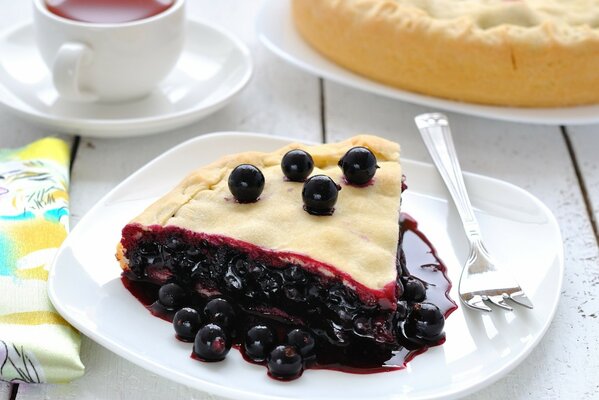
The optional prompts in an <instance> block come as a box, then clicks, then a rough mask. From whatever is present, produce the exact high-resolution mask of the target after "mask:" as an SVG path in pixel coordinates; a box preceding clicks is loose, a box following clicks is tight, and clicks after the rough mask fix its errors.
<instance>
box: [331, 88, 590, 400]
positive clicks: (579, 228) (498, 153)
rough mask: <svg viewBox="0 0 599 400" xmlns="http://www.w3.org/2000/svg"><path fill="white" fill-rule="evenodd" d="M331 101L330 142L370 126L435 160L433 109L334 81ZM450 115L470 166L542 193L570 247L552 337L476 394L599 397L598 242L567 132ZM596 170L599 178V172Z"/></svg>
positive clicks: (408, 152) (414, 154) (405, 151)
mask: <svg viewBox="0 0 599 400" xmlns="http://www.w3.org/2000/svg"><path fill="white" fill-rule="evenodd" d="M325 99H326V103H325V106H326V107H325V108H326V131H327V139H328V140H339V139H342V138H344V137H346V136H349V135H351V134H353V133H355V132H364V131H368V132H372V133H376V134H380V135H382V136H386V137H388V138H391V139H394V140H398V141H400V143H401V145H402V156H403V157H406V158H411V159H416V160H421V161H426V162H429V157H428V154H427V153H426V149H425V148H424V145H423V144H422V143H421V139H420V137H419V135H418V133H417V130H416V128H415V126H414V123H413V118H414V116H416V115H417V114H419V113H423V112H430V111H433V110H430V109H427V108H425V107H420V106H414V105H408V104H404V103H399V102H396V101H392V100H388V99H384V98H381V97H378V96H374V95H368V94H364V93H360V92H358V91H355V90H353V89H348V88H345V87H342V86H339V85H336V84H330V83H327V84H326V85H325ZM449 116H450V121H451V124H452V130H453V132H454V137H455V142H456V148H457V151H458V154H459V156H460V160H461V163H462V166H463V168H464V170H466V171H471V172H476V173H480V174H484V175H488V176H492V177H495V178H499V179H503V180H506V181H508V182H511V183H514V184H516V185H518V186H520V187H522V188H524V189H526V190H528V191H530V192H531V193H533V194H534V195H536V196H537V197H539V198H540V199H542V201H543V202H544V203H545V204H546V205H547V206H548V207H549V208H550V209H551V210H552V211H553V213H554V214H555V215H556V217H557V219H558V221H559V225H560V228H561V230H562V235H563V239H564V245H565V263H566V273H565V280H564V288H563V293H562V298H561V303H560V305H559V307H558V310H557V314H556V316H555V319H554V321H553V323H552V325H551V327H550V328H549V331H548V332H547V334H546V336H545V338H544V339H543V340H542V342H541V343H540V344H539V346H538V347H537V348H536V349H535V350H534V351H533V352H532V354H531V355H530V356H529V357H528V358H527V359H526V360H525V361H524V362H523V363H522V364H521V365H520V366H519V367H518V368H516V369H515V370H514V371H513V372H512V373H510V374H509V375H508V376H507V377H506V378H504V379H503V380H501V381H499V382H497V383H496V384H494V385H492V386H490V387H489V388H487V389H484V390H482V391H480V392H478V393H476V394H475V395H473V396H471V397H469V398H470V399H472V400H474V399H478V400H480V399H489V400H490V399H493V400H495V399H497V400H499V399H506V398H507V399H528V398H534V399H561V398H564V399H565V398H578V399H593V398H597V388H598V387H597V375H596V373H591V372H590V371H598V370H599V353H598V352H596V351H592V350H590V349H597V347H598V346H597V345H598V339H597V336H598V335H597V333H596V332H597V330H596V328H597V319H596V318H593V317H589V315H590V313H591V312H593V310H594V311H595V312H596V311H597V310H598V309H599V303H598V302H599V284H598V281H599V273H598V272H599V271H598V251H597V242H596V239H595V235H594V233H593V230H592V228H591V224H590V220H589V216H588V214H587V212H586V208H585V202H584V199H583V196H582V193H581V190H580V187H579V185H578V181H577V176H576V173H575V169H574V166H573V164H572V160H571V158H570V155H569V151H568V147H567V145H566V142H565V140H564V137H563V135H562V132H561V130H560V129H559V127H549V126H533V125H524V124H515V123H507V122H497V121H490V120H486V119H480V118H473V117H468V116H463V115H458V114H452V113H450V114H449ZM595 130H597V128H596V127H595ZM598 144H599V141H595V142H594V146H595V147H594V148H595V149H599V146H597V145H598ZM588 148H589V150H588V153H589V156H590V157H592V154H591V153H592V151H591V150H590V149H591V147H590V146H588ZM590 157H589V158H590ZM595 165H596V164H595ZM589 169H590V167H589ZM589 174H590V175H591V176H593V177H594V178H595V180H599V175H598V174H597V172H596V171H595V172H594V174H593V172H589ZM407 178H408V184H409V177H407ZM598 186H599V185H598ZM597 195H598V196H599V190H598V191H597ZM580 310H583V311H582V312H581V311H580Z"/></svg>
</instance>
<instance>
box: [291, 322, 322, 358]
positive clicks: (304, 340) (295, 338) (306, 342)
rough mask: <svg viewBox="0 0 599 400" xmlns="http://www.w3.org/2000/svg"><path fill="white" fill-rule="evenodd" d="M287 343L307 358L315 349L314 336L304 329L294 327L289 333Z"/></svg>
mask: <svg viewBox="0 0 599 400" xmlns="http://www.w3.org/2000/svg"><path fill="white" fill-rule="evenodd" d="M287 344H290V345H292V346H294V347H295V348H296V349H297V351H299V353H300V354H301V355H302V356H303V357H304V358H305V357H308V356H309V355H311V354H312V352H313V351H314V344H315V342H314V337H313V336H312V335H311V334H310V333H309V332H306V331H305V330H303V329H294V330H292V331H291V332H289V333H288V334H287Z"/></svg>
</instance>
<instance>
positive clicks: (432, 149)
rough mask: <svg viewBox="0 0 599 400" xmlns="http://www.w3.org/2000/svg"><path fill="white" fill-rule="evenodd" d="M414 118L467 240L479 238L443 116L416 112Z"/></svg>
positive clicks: (470, 204) (478, 230) (460, 169)
mask: <svg viewBox="0 0 599 400" xmlns="http://www.w3.org/2000/svg"><path fill="white" fill-rule="evenodd" d="M415 121H416V126H418V129H419V130H420V134H421V135H422V139H423V141H424V144H425V146H426V148H427V150H428V152H429V153H430V155H431V157H432V159H433V162H434V163H435V166H436V167H437V169H438V171H439V173H440V174H441V177H442V178H443V181H444V182H445V185H446V186H447V189H448V190H449V193H450V194H451V197H452V198H453V201H454V203H455V205H456V208H457V209H458V213H459V214H460V218H461V219H462V224H463V225H464V230H465V231H466V235H468V239H469V240H470V241H471V242H480V241H481V239H482V238H481V234H480V228H479V226H478V221H477V220H476V217H475V216H474V210H473V209H472V203H471V202H470V198H469V197H468V192H467V191H466V185H465V184H464V178H463V176H462V168H461V167H460V163H459V161H458V155H457V153H456V151H455V146H454V145H453V139H452V137H451V130H450V129H449V122H448V121H447V117H446V116H445V115H443V114H439V113H432V114H422V115H419V116H417V117H416V118H415Z"/></svg>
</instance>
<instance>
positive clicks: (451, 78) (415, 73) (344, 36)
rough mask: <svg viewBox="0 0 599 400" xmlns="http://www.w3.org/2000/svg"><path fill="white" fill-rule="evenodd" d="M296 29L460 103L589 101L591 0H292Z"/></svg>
mask: <svg viewBox="0 0 599 400" xmlns="http://www.w3.org/2000/svg"><path fill="white" fill-rule="evenodd" d="M292 4H293V19H294V21H295V25H296V27H297V29H298V30H299V32H300V34H301V35H302V36H303V38H304V39H305V40H306V41H307V42H308V43H309V44H311V45H312V46H313V47H314V48H315V49H317V50H318V51H319V52H321V53H322V54H323V55H325V56H326V57H328V58H330V59H331V60H333V61H335V62H336V63H338V64H340V65H342V66H344V67H346V68H348V69H350V70H352V71H354V72H357V73H359V74H362V75H364V76H366V77H369V78H372V79H374V80H377V81H380V82H383V83H385V84H389V85H392V86H396V87H398V88H401V89H405V90H409V91H413V92H418V93H422V94H426V95H432V96H437V97H443V98H448V99H454V100H459V101H465V102H473V103H483V104H492V105H507V106H524V107H558V106H569V105H580V104H591V103H598V102H599V91H598V90H597V88H598V87H599V1H597V0H459V1H458V0H454V1H450V0H292Z"/></svg>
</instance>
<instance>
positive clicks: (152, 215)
mask: <svg viewBox="0 0 599 400" xmlns="http://www.w3.org/2000/svg"><path fill="white" fill-rule="evenodd" d="M355 146H364V147H367V148H369V149H370V150H371V151H372V152H373V153H374V154H375V156H376V158H377V162H378V165H379V167H380V169H378V170H377V172H376V175H375V177H374V178H373V180H372V181H371V182H370V183H369V184H367V185H365V186H363V187H356V186H352V185H350V184H348V183H347V182H346V181H345V180H344V178H343V173H342V171H341V169H340V168H339V166H338V165H337V163H338V162H339V160H340V159H341V158H342V157H343V155H344V154H345V153H346V152H347V151H348V150H349V149H351V148H352V147H355ZM291 149H303V150H305V151H307V152H308V153H310V154H311V156H312V158H313V159H314V165H315V167H314V171H313V172H312V175H317V174H325V175H328V176H330V177H331V178H332V179H333V180H334V181H335V182H337V183H338V184H339V185H341V186H342V190H341V191H340V193H339V198H338V201H337V204H336V206H335V212H334V214H333V215H332V216H314V215H310V214H308V213H307V212H306V211H304V209H303V207H302V206H303V203H302V195H301V192H302V187H303V183H301V182H300V183H298V182H290V181H288V180H286V179H285V176H284V175H283V172H282V171H281V159H282V157H283V155H285V153H287V152H288V151H289V150H291ZM244 163H248V164H253V165H255V166H256V167H258V168H259V169H260V170H261V171H262V173H263V174H264V177H265V179H266V185H265V187H264V191H263V192H262V194H261V196H260V198H259V200H258V201H257V202H255V203H249V204H240V203H238V202H237V201H235V199H234V198H233V196H232V195H231V192H230V191H229V188H228V185H227V179H228V177H229V174H230V173H231V171H232V170H233V169H234V168H235V167H236V166H238V165H239V164H244ZM401 186H402V172H401V166H400V164H399V145H398V144H396V143H393V142H390V141H387V140H385V139H382V138H379V137H375V136H367V135H362V136H356V137H353V138H351V139H349V140H346V141H343V142H340V143H334V144H324V145H316V146H307V145H304V144H291V145H289V146H286V147H284V148H282V149H280V150H277V151H274V152H272V153H258V152H248V153H241V154H236V155H231V156H227V157H224V158H222V159H220V160H218V161H216V162H214V163H212V164H210V165H208V166H205V167H203V168H200V169H198V170H196V171H194V172H193V173H191V174H190V175H189V176H188V177H187V178H185V179H184V180H183V181H182V182H181V183H180V184H179V185H178V186H177V187H176V188H174V189H173V190H172V191H171V192H170V193H168V194H167V195H166V196H164V197H163V198H162V199H160V200H158V201H157V202H155V203H154V204H153V205H151V206H150V207H149V208H148V209H146V211H144V212H143V213H142V214H141V215H139V216H138V217H136V218H135V219H134V220H133V221H131V224H139V225H142V226H145V227H153V226H156V225H158V226H161V227H169V226H174V227H178V228H182V229H186V230H189V231H192V232H199V233H202V234H205V235H209V236H213V237H225V238H230V239H233V240H234V241H238V243H239V244H240V245H245V244H250V245H251V246H257V247H259V248H261V249H263V250H266V251H268V252H273V254H274V255H276V256H277V257H278V258H279V259H284V260H285V261H288V262H292V263H299V264H301V265H305V264H306V263H309V264H310V266H312V267H313V266H314V265H316V268H318V270H319V272H320V273H323V274H325V275H336V276H341V277H343V278H344V282H345V284H346V285H349V286H352V285H355V284H356V283H357V284H358V285H362V286H364V287H366V288H368V289H369V290H372V291H383V292H386V291H388V290H387V289H388V285H390V284H393V292H394V288H395V281H396V278H397V267H396V257H397V247H398V238H399V225H398V220H399V211H400V210H399V208H400V196H401ZM314 262H315V263H314ZM386 287H387V288H386ZM380 295H381V296H383V294H382V293H381V294H380Z"/></svg>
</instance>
